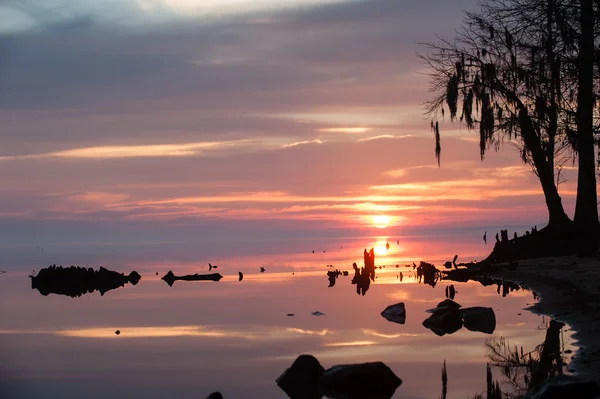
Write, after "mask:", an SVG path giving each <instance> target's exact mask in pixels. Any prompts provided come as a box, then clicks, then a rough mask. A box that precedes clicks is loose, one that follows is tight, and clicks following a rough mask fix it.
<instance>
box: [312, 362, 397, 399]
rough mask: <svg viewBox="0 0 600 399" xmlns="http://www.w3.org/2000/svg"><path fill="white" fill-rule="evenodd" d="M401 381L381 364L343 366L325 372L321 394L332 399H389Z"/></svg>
mask: <svg viewBox="0 0 600 399" xmlns="http://www.w3.org/2000/svg"><path fill="white" fill-rule="evenodd" d="M400 384H402V380H401V379H400V378H398V376H396V374H394V372H393V371H392V370H391V369H390V368H389V367H388V366H386V365H385V364H384V363H382V362H373V363H361V364H343V365H338V366H333V367H331V368H329V369H327V370H326V371H325V373H324V374H323V377H322V378H321V392H322V393H323V394H324V395H325V396H327V397H328V398H332V399H364V398H369V399H389V398H391V397H392V396H393V395H394V392H396V389H397V388H398V387H399V386H400Z"/></svg>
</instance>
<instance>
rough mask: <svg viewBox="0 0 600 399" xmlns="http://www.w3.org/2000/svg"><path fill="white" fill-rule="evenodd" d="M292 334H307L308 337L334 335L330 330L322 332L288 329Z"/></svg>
mask: <svg viewBox="0 0 600 399" xmlns="http://www.w3.org/2000/svg"><path fill="white" fill-rule="evenodd" d="M287 330H288V331H290V332H295V333H298V334H307V335H320V336H325V335H327V334H332V332H331V331H329V330H328V329H324V330H321V331H314V330H304V329H302V328H288V329H287Z"/></svg>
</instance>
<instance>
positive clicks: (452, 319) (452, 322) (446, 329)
mask: <svg viewBox="0 0 600 399" xmlns="http://www.w3.org/2000/svg"><path fill="white" fill-rule="evenodd" d="M423 326H425V327H427V328H429V329H430V330H431V331H433V332H434V333H435V335H438V336H440V337H441V336H442V335H446V334H453V333H455V332H457V331H458V330H460V329H461V328H462V326H463V320H462V317H461V315H460V312H459V311H458V310H456V309H445V308H442V309H439V310H436V311H435V312H433V314H432V315H431V316H429V317H428V318H427V319H425V320H424V321H423Z"/></svg>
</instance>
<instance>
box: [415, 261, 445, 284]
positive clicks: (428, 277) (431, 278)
mask: <svg viewBox="0 0 600 399" xmlns="http://www.w3.org/2000/svg"><path fill="white" fill-rule="evenodd" d="M417 278H418V279H419V283H420V282H421V281H423V284H428V285H430V286H432V287H435V285H436V284H437V282H438V280H439V279H440V274H439V272H438V270H437V269H436V267H435V266H434V265H432V264H431V263H427V262H423V261H421V263H419V266H417Z"/></svg>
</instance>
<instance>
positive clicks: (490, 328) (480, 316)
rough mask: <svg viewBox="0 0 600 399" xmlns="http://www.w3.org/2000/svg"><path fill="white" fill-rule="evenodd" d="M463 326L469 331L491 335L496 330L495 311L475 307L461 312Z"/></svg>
mask: <svg viewBox="0 0 600 399" xmlns="http://www.w3.org/2000/svg"><path fill="white" fill-rule="evenodd" d="M460 315H461V317H462V319H463V325H464V326H465V328H466V329H467V330H470V331H479V332H482V333H486V334H491V333H493V332H494V330H495V329H496V315H495V314H494V309H492V308H484V307H481V306H474V307H472V308H463V309H461V310H460Z"/></svg>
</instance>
